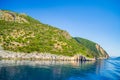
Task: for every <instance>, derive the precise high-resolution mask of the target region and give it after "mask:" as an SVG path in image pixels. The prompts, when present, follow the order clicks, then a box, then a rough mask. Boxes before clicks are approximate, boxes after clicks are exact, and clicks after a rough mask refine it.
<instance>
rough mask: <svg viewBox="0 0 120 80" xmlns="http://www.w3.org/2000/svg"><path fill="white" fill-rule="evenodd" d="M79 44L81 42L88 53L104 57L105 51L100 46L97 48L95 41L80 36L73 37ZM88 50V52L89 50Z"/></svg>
mask: <svg viewBox="0 0 120 80" xmlns="http://www.w3.org/2000/svg"><path fill="white" fill-rule="evenodd" d="M74 39H75V40H76V41H77V42H78V43H79V44H81V45H82V46H84V47H86V48H87V49H88V52H87V53H90V54H91V55H93V56H94V57H96V58H98V57H104V56H106V55H107V53H106V51H104V50H103V49H102V48H101V47H100V46H99V50H98V49H97V46H96V45H97V43H94V42H92V41H90V40H87V39H83V38H80V37H75V38H74ZM89 51H90V52H89Z"/></svg>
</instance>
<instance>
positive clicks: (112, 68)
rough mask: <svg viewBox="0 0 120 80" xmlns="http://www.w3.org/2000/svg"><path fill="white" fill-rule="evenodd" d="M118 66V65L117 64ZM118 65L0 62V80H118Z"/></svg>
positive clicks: (93, 62) (87, 62) (72, 62)
mask: <svg viewBox="0 0 120 80" xmlns="http://www.w3.org/2000/svg"><path fill="white" fill-rule="evenodd" d="M119 64H120V63H119ZM119 69H120V65H119V66H118V63H117V64H116V63H114V61H113V60H102V61H86V62H77V61H14V60H1V61H0V80H119V77H120V75H119V73H120V70H119Z"/></svg>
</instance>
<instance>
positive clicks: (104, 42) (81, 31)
mask: <svg viewBox="0 0 120 80" xmlns="http://www.w3.org/2000/svg"><path fill="white" fill-rule="evenodd" d="M0 9H6V10H12V11H15V12H20V13H26V14H28V15H30V16H32V17H34V18H36V19H38V20H39V21H41V22H43V23H46V24H50V25H52V26H55V27H58V28H60V29H63V30H67V31H68V32H69V33H70V34H71V35H72V36H79V37H83V38H87V39H89V40H92V41H94V42H97V43H98V44H100V45H101V46H102V47H103V48H104V49H105V50H106V51H107V52H108V53H109V55H110V56H120V42H119V41H120V36H119V35H120V0H0Z"/></svg>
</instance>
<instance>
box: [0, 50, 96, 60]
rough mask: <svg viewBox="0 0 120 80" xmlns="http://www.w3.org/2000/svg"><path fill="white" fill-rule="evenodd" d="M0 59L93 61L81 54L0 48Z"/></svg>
mask: <svg viewBox="0 0 120 80" xmlns="http://www.w3.org/2000/svg"><path fill="white" fill-rule="evenodd" d="M0 59H5V60H55V61H93V60H95V59H94V58H86V57H85V56H82V55H79V54H77V55H74V56H71V57H70V56H63V55H55V54H50V53H37V52H33V53H21V52H11V51H5V50H0Z"/></svg>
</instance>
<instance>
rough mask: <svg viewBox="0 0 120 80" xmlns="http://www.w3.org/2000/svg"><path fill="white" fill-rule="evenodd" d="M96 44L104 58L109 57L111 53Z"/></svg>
mask: <svg viewBox="0 0 120 80" xmlns="http://www.w3.org/2000/svg"><path fill="white" fill-rule="evenodd" d="M95 46H96V49H97V51H98V52H100V53H101V55H102V56H103V57H104V58H109V55H108V54H107V52H106V51H105V50H104V49H103V48H102V47H101V46H100V45H98V44H96V45H95Z"/></svg>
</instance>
